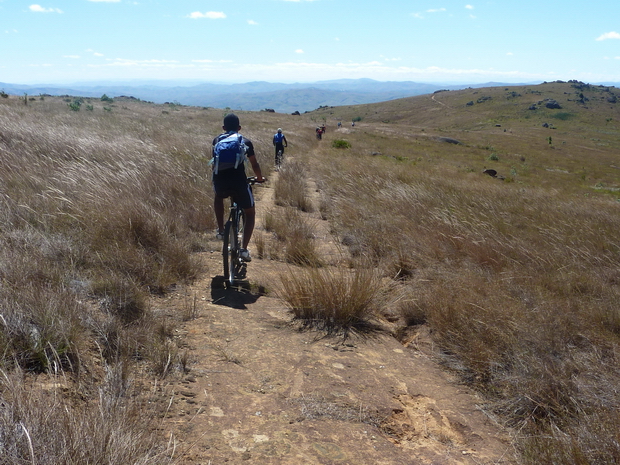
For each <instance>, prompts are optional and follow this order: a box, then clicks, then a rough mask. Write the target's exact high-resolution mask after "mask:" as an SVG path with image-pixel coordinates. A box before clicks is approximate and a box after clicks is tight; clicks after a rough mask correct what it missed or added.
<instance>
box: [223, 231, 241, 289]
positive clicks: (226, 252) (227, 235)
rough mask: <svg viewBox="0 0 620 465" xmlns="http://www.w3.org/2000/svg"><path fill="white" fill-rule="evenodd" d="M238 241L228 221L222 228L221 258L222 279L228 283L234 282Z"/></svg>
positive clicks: (235, 232)
mask: <svg viewBox="0 0 620 465" xmlns="http://www.w3.org/2000/svg"><path fill="white" fill-rule="evenodd" d="M238 250H239V239H238V236H237V231H235V228H234V227H233V224H232V221H228V222H227V223H226V226H225V227H224V245H223V246H222V258H223V261H224V279H225V280H226V281H227V282H228V283H229V284H233V283H234V282H235V268H236V263H237V252H238Z"/></svg>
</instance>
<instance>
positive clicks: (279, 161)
mask: <svg viewBox="0 0 620 465" xmlns="http://www.w3.org/2000/svg"><path fill="white" fill-rule="evenodd" d="M282 157H283V155H282V150H278V153H277V155H276V168H280V166H282Z"/></svg>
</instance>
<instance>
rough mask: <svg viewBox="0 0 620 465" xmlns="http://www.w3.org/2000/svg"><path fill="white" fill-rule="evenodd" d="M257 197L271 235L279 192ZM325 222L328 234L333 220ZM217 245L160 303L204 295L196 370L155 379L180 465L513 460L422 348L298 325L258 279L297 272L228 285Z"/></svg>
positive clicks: (258, 271) (199, 300) (190, 324)
mask: <svg viewBox="0 0 620 465" xmlns="http://www.w3.org/2000/svg"><path fill="white" fill-rule="evenodd" d="M270 179H271V182H272V186H273V182H274V181H276V180H277V173H272V175H271V178H270ZM310 189H315V186H314V185H312V184H311V187H310ZM257 197H258V198H259V201H258V204H257V214H258V218H257V227H258V228H259V229H257V233H259V232H260V233H261V234H265V233H264V232H262V231H259V230H260V228H261V224H262V215H264V214H265V212H267V211H269V209H271V208H274V206H273V188H272V187H269V186H267V187H260V188H259V189H257ZM309 215H310V214H309ZM314 219H315V218H314V217H312V220H313V221H314ZM321 221H322V220H321ZM321 228H325V229H323V230H322V232H318V233H317V235H318V236H320V237H325V234H324V232H325V231H328V224H327V222H325V224H321ZM219 247H221V243H218V242H216V241H209V248H210V251H208V252H203V253H202V254H201V258H202V259H203V260H204V263H205V264H206V265H207V266H208V269H209V273H208V274H207V275H205V276H204V277H203V278H202V279H200V280H199V281H197V282H196V283H195V284H193V285H192V286H189V287H188V288H187V289H185V290H184V292H183V293H178V294H177V295H175V296H172V297H171V298H169V299H167V300H166V301H165V302H161V303H160V305H162V306H165V307H166V311H168V312H170V311H183V309H184V307H186V306H187V302H188V299H189V300H191V301H193V302H195V309H194V313H195V315H196V318H194V319H192V320H190V321H187V322H186V323H184V324H183V325H182V327H181V328H179V343H180V345H181V347H182V348H183V350H186V351H187V353H188V357H187V358H188V364H187V365H188V370H189V371H188V373H187V374H186V375H183V376H178V377H177V378H176V379H168V380H167V384H165V385H164V386H159V387H157V389H160V390H162V391H164V392H165V393H166V394H167V396H168V398H169V399H170V402H169V407H168V410H167V413H166V414H165V419H164V421H163V423H162V426H161V429H162V432H163V434H165V435H166V436H167V437H169V438H171V440H173V441H175V443H176V444H177V447H176V450H177V451H178V452H177V455H176V458H177V462H176V463H178V464H221V463H229V464H247V463H256V464H332V463H333V464H335V463H338V464H340V463H342V464H373V465H375V464H464V465H470V464H471V465H473V464H483V463H484V464H491V463H493V464H500V463H502V464H505V463H513V462H511V460H510V452H511V446H510V440H509V439H510V438H509V437H508V435H507V434H506V432H505V431H502V430H501V429H500V428H499V427H498V426H497V425H496V424H495V423H493V421H492V420H491V419H490V418H489V417H488V416H487V415H485V414H484V412H483V411H482V410H481V409H480V408H479V407H478V402H479V399H477V398H476V397H475V396H474V395H473V394H472V393H471V392H470V391H469V390H467V389H466V388H465V387H463V386H459V385H458V384H457V383H456V380H455V379H453V378H452V377H451V376H450V375H449V374H448V373H446V372H444V371H442V370H441V369H439V368H438V367H437V366H436V364H435V363H434V362H433V361H432V360H431V359H430V358H429V357H428V356H426V355H424V353H423V352H421V351H419V350H417V349H416V346H415V345H413V344H412V345H410V346H409V347H403V346H402V345H401V344H400V343H399V342H398V341H396V339H394V338H393V337H391V336H390V335H389V334H388V333H387V332H377V333H374V334H368V335H364V336H353V337H350V338H349V339H347V340H346V342H345V341H343V340H342V339H338V338H321V337H320V335H318V334H317V333H313V332H300V331H297V330H296V329H295V327H293V326H292V325H291V322H290V315H289V314H288V312H287V310H286V308H285V307H284V306H283V304H282V302H281V301H280V300H279V299H277V298H276V297H275V296H273V294H267V295H261V294H260V293H259V292H258V290H257V286H256V285H255V283H265V284H267V287H268V288H269V285H268V283H275V282H277V280H278V276H279V274H280V273H286V272H290V271H291V270H293V268H291V267H290V266H289V265H286V264H283V263H280V262H277V261H274V260H266V259H264V260H261V259H254V260H253V261H252V262H251V263H250V265H249V267H248V281H249V283H254V285H253V284H250V285H246V286H241V287H239V288H236V289H224V288H223V287H222V286H221V285H220V282H221V280H220V279H218V275H221V253H220V250H219ZM334 247H335V244H334ZM171 378H172V377H171Z"/></svg>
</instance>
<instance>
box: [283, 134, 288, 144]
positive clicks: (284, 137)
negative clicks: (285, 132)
mask: <svg viewBox="0 0 620 465" xmlns="http://www.w3.org/2000/svg"><path fill="white" fill-rule="evenodd" d="M282 142H284V147H288V142H287V141H286V136H282Z"/></svg>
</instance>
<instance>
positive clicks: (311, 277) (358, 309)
mask: <svg viewBox="0 0 620 465" xmlns="http://www.w3.org/2000/svg"><path fill="white" fill-rule="evenodd" d="M280 281H281V289H280V290H279V292H278V294H279V296H280V297H281V298H282V299H283V300H284V301H285V302H286V304H287V305H288V306H289V308H290V309H291V312H292V313H293V316H294V318H295V319H296V320H298V321H299V322H300V323H301V324H302V326H303V327H306V328H317V329H320V330H323V331H326V332H327V333H329V334H332V333H336V334H338V333H343V334H344V335H345V336H346V335H347V334H349V332H351V331H355V330H360V329H363V328H368V327H370V326H371V324H372V322H373V320H374V319H375V318H376V315H377V314H378V312H379V310H380V308H381V306H382V304H383V302H382V300H381V297H382V293H383V292H385V288H384V287H383V286H382V285H381V281H380V279H379V277H378V276H377V274H376V273H375V272H374V271H373V270H372V269H370V268H362V269H357V270H347V269H336V270H334V269H331V268H304V269H302V270H292V269H291V270H290V271H289V273H287V274H283V275H281V276H280Z"/></svg>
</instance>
